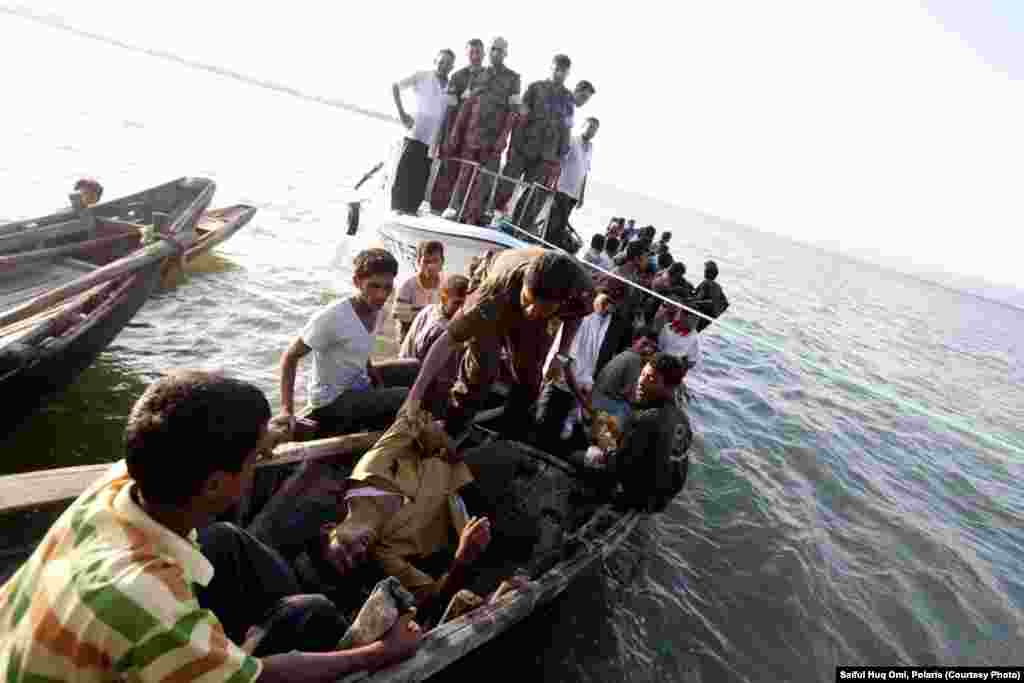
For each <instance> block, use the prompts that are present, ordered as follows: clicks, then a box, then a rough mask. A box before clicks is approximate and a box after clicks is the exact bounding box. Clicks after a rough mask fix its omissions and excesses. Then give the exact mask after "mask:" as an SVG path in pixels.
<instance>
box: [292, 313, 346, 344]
mask: <svg viewBox="0 0 1024 683" xmlns="http://www.w3.org/2000/svg"><path fill="white" fill-rule="evenodd" d="M340 327H341V325H340V320H339V316H338V307H337V306H329V307H327V308H324V309H323V310H322V311H319V312H317V313H315V314H314V315H313V317H312V318H310V319H309V322H307V323H306V326H305V327H303V328H302V332H300V333H299V336H300V337H302V341H303V342H304V343H305V344H306V346H308V347H309V348H311V349H313V350H314V351H323V350H325V349H329V348H330V347H332V346H335V345H336V344H339V343H341V342H342V341H343V340H342V337H341V334H340V329H339V328H340Z"/></svg>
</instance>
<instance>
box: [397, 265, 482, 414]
mask: <svg viewBox="0 0 1024 683" xmlns="http://www.w3.org/2000/svg"><path fill="white" fill-rule="evenodd" d="M468 293H469V278H467V277H466V276H465V275H449V276H448V277H447V278H445V280H444V283H442V285H441V303H438V304H433V305H431V306H428V307H427V308H424V309H423V310H422V311H420V312H419V315H417V316H416V319H415V320H413V321H412V327H410V328H409V333H408V334H407V335H406V336H405V341H404V342H402V348H401V349H400V350H399V352H398V356H399V358H415V359H416V360H418V361H419V362H420V363H422V362H423V359H424V358H426V357H427V352H428V351H430V347H431V346H432V345H433V343H434V341H435V340H436V339H437V338H438V337H440V336H441V335H442V334H443V333H444V331H445V330H446V329H448V323H449V322H451V319H452V318H453V317H454V316H455V314H456V313H458V312H459V310H460V309H461V308H462V304H463V303H465V301H466V295H467V294H468ZM461 361H462V352H461V350H459V351H457V352H456V353H455V355H454V356H452V358H451V360H450V361H448V365H446V366H445V369H444V371H443V372H442V373H441V375H439V376H438V378H437V379H436V380H434V383H433V384H432V385H431V386H430V387H429V388H428V389H427V396H426V398H424V400H423V405H424V407H425V408H426V409H427V410H429V411H430V412H431V414H433V415H434V417H437V418H441V419H444V417H445V415H446V414H447V412H448V394H449V393H450V392H451V389H452V386H453V385H454V384H455V378H456V376H457V375H458V372H459V363H460V362H461Z"/></svg>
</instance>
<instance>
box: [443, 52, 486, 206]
mask: <svg viewBox="0 0 1024 683" xmlns="http://www.w3.org/2000/svg"><path fill="white" fill-rule="evenodd" d="M466 59H468V60H469V64H468V65H467V66H464V67H462V68H461V69H459V70H458V71H456V72H455V73H454V74H452V75H451V77H450V78H449V79H448V111H447V112H446V114H445V119H444V122H443V123H442V124H441V134H440V135H439V136H438V140H439V141H440V142H439V143H438V147H439V149H438V154H437V158H438V159H442V160H443V161H444V163H442V164H441V168H440V169H438V172H437V176H436V178H435V179H434V189H433V192H432V193H431V196H430V208H431V210H432V211H434V212H436V213H440V212H442V211H444V210H445V209H446V208H447V207H448V202H449V201H450V200H451V196H452V188H453V187H455V181H456V179H458V177H459V164H457V163H455V162H453V161H447V160H448V159H451V158H459V157H461V155H462V147H463V144H462V143H463V140H462V139H461V138H459V139H456V138H455V136H454V135H450V134H451V133H452V132H453V129H454V127H455V120H456V118H457V117H458V114H459V110H460V109H461V107H462V103H463V102H464V101H465V99H466V98H468V97H469V94H470V92H471V86H472V84H473V81H474V79H475V78H476V77H477V75H478V74H479V73H480V72H482V71H483V70H484V66H483V61H484V41H482V40H480V39H479V38H473V39H472V40H470V41H469V42H468V43H466ZM449 138H451V141H450V142H449Z"/></svg>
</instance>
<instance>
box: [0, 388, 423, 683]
mask: <svg viewBox="0 0 1024 683" xmlns="http://www.w3.org/2000/svg"><path fill="white" fill-rule="evenodd" d="M269 417H270V405H269V404H268V402H267V399H266V397H265V396H264V395H263V393H262V392H261V391H260V390H259V389H258V388H256V387H255V386H253V385H251V384H249V383H247V382H242V381H239V380H235V379H230V378H225V377H223V376H219V375H217V374H212V373H205V372H197V371H179V372H174V373H171V374H169V375H167V376H165V377H163V378H161V379H159V380H157V381H156V382H154V383H153V384H151V385H150V386H149V387H148V388H147V389H146V390H145V392H144V393H143V395H142V396H141V397H140V398H139V400H138V401H137V402H136V404H135V406H134V407H133V409H132V412H131V415H130V417H129V419H128V424H127V426H126V427H125V439H124V444H125V457H124V459H123V460H121V461H118V462H116V463H114V464H113V465H112V466H111V467H110V469H109V470H108V472H107V473H106V474H105V475H104V476H102V477H101V478H100V480H99V481H98V482H96V483H94V484H93V485H92V486H90V487H89V488H88V489H87V490H86V491H85V492H84V493H82V495H81V496H79V497H78V499H77V500H75V502H73V503H72V504H71V506H70V507H69V508H68V510H67V511H66V512H65V513H64V514H63V515H62V516H61V517H60V519H58V520H57V521H56V522H55V523H54V525H53V526H52V527H51V528H50V530H49V531H48V532H47V534H46V536H45V537H44V538H43V540H42V542H41V543H40V544H39V546H38V547H37V548H36V550H35V552H34V553H33V554H32V556H31V557H30V558H29V559H28V560H27V561H26V562H25V564H24V565H22V567H21V568H20V569H19V570H18V571H17V572H16V573H15V574H14V575H13V576H12V577H11V578H10V579H9V580H8V581H7V583H6V584H4V585H3V586H2V587H0V634H2V636H0V676H2V677H3V680H5V681H11V682H12V683H14V682H26V681H44V680H45V681H80V682H83V683H84V682H88V681H96V682H97V683H98V682H100V681H104V682H105V681H111V680H122V679H124V680H137V681H164V680H176V681H193V680H198V679H200V678H203V679H204V680H222V681H233V682H234V683H248V682H250V681H257V680H259V681H270V682H275V681H302V682H305V681H310V682H312V681H331V680H335V679H337V678H338V677H340V676H342V675H344V674H347V673H350V672H354V671H360V670H365V669H376V668H380V667H383V666H387V665H389V664H392V663H394V662H397V661H400V660H402V659H405V658H407V657H409V656H410V655H412V654H413V652H415V650H416V649H417V647H418V644H419V642H420V638H421V636H420V632H419V627H418V626H417V625H416V624H415V623H414V622H411V621H408V620H405V621H401V622H399V623H398V624H397V625H396V626H395V627H394V628H393V629H392V630H391V632H389V633H388V635H387V636H386V637H385V638H384V640H382V641H377V642H374V643H371V644H369V645H366V646H363V647H359V648H354V649H350V650H345V651H336V650H335V648H336V645H337V643H338V640H339V639H340V638H341V636H342V635H343V633H344V631H345V628H346V623H345V620H344V618H343V617H342V616H341V615H340V613H338V611H337V610H336V609H335V608H334V606H333V605H332V604H331V603H330V602H329V601H327V600H326V598H324V596H318V595H301V594H299V591H298V582H297V579H296V577H295V576H294V575H293V574H290V573H289V571H288V570H287V567H286V566H283V561H282V560H281V559H280V557H278V556H277V555H276V553H275V552H274V551H273V550H271V549H270V548H269V547H267V546H265V545H263V544H262V543H261V542H259V541H258V540H256V539H255V538H254V537H252V536H250V535H248V534H246V533H245V532H244V531H242V530H240V529H238V528H237V527H234V526H233V525H230V524H225V523H216V524H213V525H210V526H207V525H208V524H210V522H211V521H212V520H213V519H215V518H216V517H217V516H218V515H221V514H223V513H224V512H226V511H227V510H228V509H229V508H231V507H232V506H233V505H235V504H236V503H237V502H238V501H239V499H240V498H241V497H242V496H243V495H245V493H246V492H247V489H248V487H249V483H250V481H251V478H252V474H253V466H254V465H255V462H256V458H257V454H258V452H259V451H260V450H261V447H262V446H263V444H264V442H265V439H266V434H267V419H268V418H269ZM197 529H200V531H198V532H197ZM197 543H198V545H197ZM225 544H226V545H225ZM232 545H233V546H235V547H234V548H232V547H230V546H232ZM239 559H241V560H242V561H241V562H239V561H238V560H239ZM271 576H273V580H272V582H271V579H270V578H269V577H271ZM228 605H230V609H229V611H228V612H229V613H225V611H224V609H223V608H224V607H225V606H228ZM251 627H256V628H255V629H254V628H251ZM247 632H248V633H250V634H252V633H260V634H262V637H261V638H259V640H258V643H257V642H256V641H257V639H255V638H254V639H252V640H250V641H249V643H248V644H247V647H248V649H243V648H242V647H240V646H239V645H238V644H237V643H239V642H242V639H243V638H245V637H246V633H247ZM299 648H301V650H302V651H299Z"/></svg>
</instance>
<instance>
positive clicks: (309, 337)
mask: <svg viewBox="0 0 1024 683" xmlns="http://www.w3.org/2000/svg"><path fill="white" fill-rule="evenodd" d="M353 270H354V274H353V276H352V284H353V285H354V286H355V292H354V293H353V294H351V295H349V296H346V297H342V298H341V299H340V300H338V301H336V302H334V303H331V304H328V305H327V306H325V307H324V308H323V309H321V310H320V311H319V312H317V313H316V314H314V315H313V317H311V318H310V319H309V322H308V323H306V326H305V327H304V328H302V331H301V332H300V333H299V336H297V337H296V338H295V339H294V340H293V341H292V343H291V344H290V345H289V346H288V349H287V350H286V351H285V352H284V354H283V355H282V356H281V406H282V413H283V415H284V416H285V417H286V418H288V422H289V426H290V427H291V428H292V429H293V430H294V427H295V373H296V369H297V368H298V364H299V360H301V359H302V358H303V357H305V356H306V355H308V354H309V353H310V352H312V354H313V377H312V379H311V381H310V382H309V406H310V408H311V411H310V417H311V418H312V419H313V420H314V421H316V423H317V425H318V426H317V433H318V434H321V435H331V434H339V433H347V432H352V431H356V430H359V429H383V428H384V427H386V426H387V425H389V424H390V423H391V421H392V420H393V419H394V416H395V414H396V413H397V412H398V408H399V407H400V406H401V405H402V401H404V400H405V394H406V389H405V388H404V387H387V386H384V378H383V377H382V376H381V374H380V372H379V371H378V370H377V369H375V368H374V366H373V362H372V361H371V360H370V354H371V353H372V352H373V349H374V345H375V344H376V342H377V335H376V333H377V330H378V328H379V326H380V314H381V310H382V309H383V307H384V303H385V302H386V301H387V299H388V297H389V296H390V295H391V292H392V290H393V289H394V282H395V276H396V275H398V261H396V260H395V257H394V256H392V255H391V254H390V253H389V252H388V251H386V250H384V249H366V250H364V251H361V252H359V253H358V254H357V255H356V257H355V259H354V260H353Z"/></svg>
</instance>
